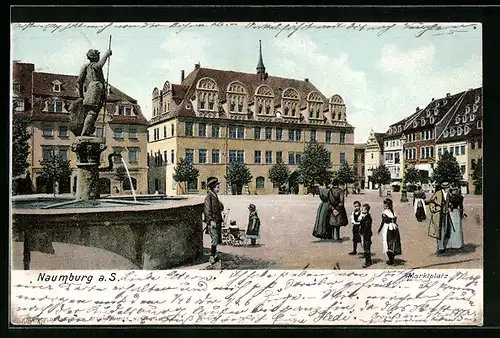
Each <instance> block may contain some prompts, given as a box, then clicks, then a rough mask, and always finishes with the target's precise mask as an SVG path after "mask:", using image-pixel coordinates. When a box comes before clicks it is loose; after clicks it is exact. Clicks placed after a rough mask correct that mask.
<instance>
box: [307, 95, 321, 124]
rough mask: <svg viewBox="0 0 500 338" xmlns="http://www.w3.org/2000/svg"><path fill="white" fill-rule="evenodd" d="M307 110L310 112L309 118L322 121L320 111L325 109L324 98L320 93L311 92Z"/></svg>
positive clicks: (308, 96)
mask: <svg viewBox="0 0 500 338" xmlns="http://www.w3.org/2000/svg"><path fill="white" fill-rule="evenodd" d="M307 108H308V111H309V118H313V119H320V118H322V116H321V117H320V111H321V109H322V108H323V98H322V97H321V95H319V93H318V92H310V93H309V95H307Z"/></svg>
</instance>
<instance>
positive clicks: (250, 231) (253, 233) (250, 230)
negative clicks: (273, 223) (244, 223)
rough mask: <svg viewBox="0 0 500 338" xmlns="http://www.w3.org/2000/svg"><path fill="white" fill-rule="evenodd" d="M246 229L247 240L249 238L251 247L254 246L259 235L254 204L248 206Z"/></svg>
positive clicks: (257, 218)
mask: <svg viewBox="0 0 500 338" xmlns="http://www.w3.org/2000/svg"><path fill="white" fill-rule="evenodd" d="M248 211H249V214H248V227H247V234H246V235H247V238H250V241H251V243H252V246H255V244H256V243H257V239H258V238H259V233H260V218H259V215H257V208H256V207H255V204H250V205H249V206H248Z"/></svg>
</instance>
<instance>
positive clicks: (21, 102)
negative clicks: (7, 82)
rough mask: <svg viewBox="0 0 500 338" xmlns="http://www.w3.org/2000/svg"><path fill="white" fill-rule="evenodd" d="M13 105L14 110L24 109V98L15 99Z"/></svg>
mask: <svg viewBox="0 0 500 338" xmlns="http://www.w3.org/2000/svg"><path fill="white" fill-rule="evenodd" d="M12 107H13V108H14V111H24V100H14V102H13V103H12Z"/></svg>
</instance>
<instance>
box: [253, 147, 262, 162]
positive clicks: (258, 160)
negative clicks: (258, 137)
mask: <svg viewBox="0 0 500 338" xmlns="http://www.w3.org/2000/svg"><path fill="white" fill-rule="evenodd" d="M260 157H261V153H260V150H255V154H254V163H255V164H260V163H261V158H260Z"/></svg>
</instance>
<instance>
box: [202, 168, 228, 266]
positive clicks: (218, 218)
mask: <svg viewBox="0 0 500 338" xmlns="http://www.w3.org/2000/svg"><path fill="white" fill-rule="evenodd" d="M207 186H208V190H207V197H205V208H204V214H205V222H206V223H207V226H208V227H209V228H210V238H211V247H210V263H211V264H214V263H215V262H216V261H217V260H218V258H217V256H216V253H217V244H219V239H220V238H221V231H222V229H221V228H222V211H223V210H224V205H223V204H222V203H221V202H220V201H219V197H218V196H217V193H218V192H219V190H220V182H219V180H218V179H217V178H211V179H210V180H208V182H207Z"/></svg>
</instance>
